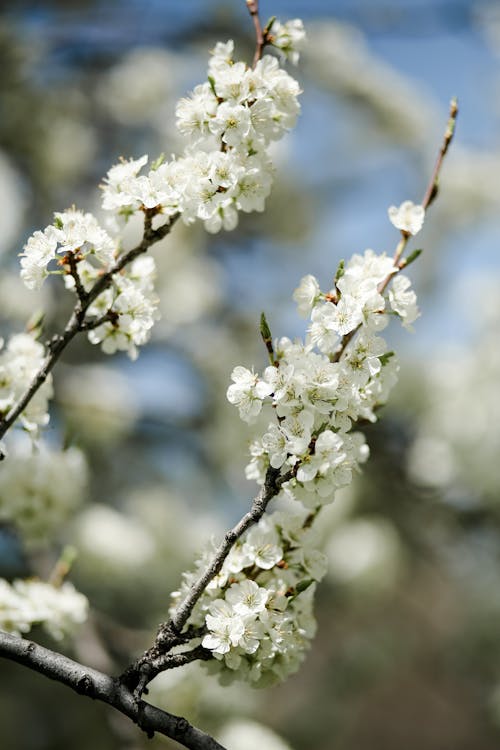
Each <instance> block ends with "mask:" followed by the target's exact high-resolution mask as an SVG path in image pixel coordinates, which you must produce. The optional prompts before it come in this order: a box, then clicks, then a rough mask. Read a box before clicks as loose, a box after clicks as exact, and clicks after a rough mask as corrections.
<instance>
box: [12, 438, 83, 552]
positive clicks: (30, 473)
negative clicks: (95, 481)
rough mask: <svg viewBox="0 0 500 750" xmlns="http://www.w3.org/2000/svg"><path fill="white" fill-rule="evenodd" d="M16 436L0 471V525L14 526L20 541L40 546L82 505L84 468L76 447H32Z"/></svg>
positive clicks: (40, 445) (27, 441)
mask: <svg viewBox="0 0 500 750" xmlns="http://www.w3.org/2000/svg"><path fill="white" fill-rule="evenodd" d="M16 437H18V439H16V440H15V441H14V442H12V441H11V442H10V443H9V460H8V461H6V462H5V465H4V466H2V470H1V471H0V523H2V522H3V523H5V522H6V523H13V524H14V525H15V527H16V528H17V529H18V530H19V531H20V532H21V535H22V539H23V542H25V543H28V544H30V545H32V544H40V543H44V542H45V541H46V540H47V537H48V535H49V534H51V533H52V532H53V531H54V530H55V529H57V528H58V527H59V526H60V525H61V524H62V523H63V522H64V521H65V520H66V519H67V518H68V516H69V515H70V513H71V512H72V511H73V510H74V509H75V508H76V507H77V506H78V505H79V504H80V503H81V501H82V498H83V491H84V488H85V485H86V478H87V467H86V463H85V459H84V456H83V454H82V453H81V452H80V451H79V450H78V449H77V448H69V449H68V450H65V451H61V450H55V449H52V448H49V446H47V445H46V444H44V443H40V444H39V445H37V446H36V447H35V446H33V445H32V442H31V440H29V439H25V440H23V439H22V436H21V435H20V436H16Z"/></svg>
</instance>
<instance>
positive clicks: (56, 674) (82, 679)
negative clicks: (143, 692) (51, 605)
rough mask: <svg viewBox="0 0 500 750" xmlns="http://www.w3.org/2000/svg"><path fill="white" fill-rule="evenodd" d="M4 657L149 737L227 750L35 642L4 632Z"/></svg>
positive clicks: (198, 749)
mask: <svg viewBox="0 0 500 750" xmlns="http://www.w3.org/2000/svg"><path fill="white" fill-rule="evenodd" d="M0 656H3V657H5V658H6V659H10V660H12V661H15V662H17V663H18V664H22V665H23V666H25V667H28V668H29V669H32V670H34V671H35V672H39V673H40V674H42V675H44V676H45V677H48V678H49V679H51V680H55V681H56V682H60V683H62V684H63V685H67V687H69V688H71V689H72V690H74V691H75V692H76V693H79V694H80V695H86V696H87V697H88V698H92V699H93V700H99V701H102V702H103V703H107V704H108V705H109V706H112V707H113V708H115V709H116V710H117V711H120V713H122V714H124V715H125V716H128V718H129V719H132V721H133V722H134V723H136V724H137V725H138V726H139V727H140V729H142V730H143V731H144V732H146V734H147V735H148V737H153V735H154V733H155V732H158V734H162V735H164V736H165V737H170V739H172V740H176V741H177V742H179V743H180V744H181V745H183V746H184V747H186V748H188V749H189V750H224V747H223V746H222V745H221V744H219V743H218V742H217V741H216V740H214V739H213V737H210V735H208V734H206V733H205V732H202V731H201V729H197V728H196V727H194V726H192V725H191V724H189V722H188V721H187V720H186V719H184V718H182V717H180V716H175V715H174V714H170V713H168V712H167V711H163V710H161V709H159V708H156V707H155V706H152V705H150V704H149V703H145V702H144V701H142V700H139V701H138V700H136V698H135V697H134V695H133V694H132V693H131V692H130V690H128V689H127V687H126V686H125V685H124V684H123V683H122V682H120V681H119V680H118V679H116V678H114V677H110V676H109V675H107V674H104V673H102V672H98V671H97V670H96V669H91V668H89V667H85V666H83V665H82V664H79V663H78V662H75V661H73V660H72V659H69V658H68V657H67V656H63V655H62V654H59V653H57V652H55V651H51V650H50V649H47V648H44V647H43V646H39V645H38V644H36V643H34V642H33V641H28V640H26V639H24V638H18V637H17V636H14V635H11V634H10V633H5V632H3V631H0Z"/></svg>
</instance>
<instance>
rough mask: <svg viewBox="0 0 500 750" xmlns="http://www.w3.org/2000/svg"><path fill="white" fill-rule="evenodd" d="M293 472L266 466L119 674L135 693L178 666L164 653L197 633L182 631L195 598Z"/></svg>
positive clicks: (198, 653) (201, 656) (201, 653)
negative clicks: (208, 556) (245, 506)
mask: <svg viewBox="0 0 500 750" xmlns="http://www.w3.org/2000/svg"><path fill="white" fill-rule="evenodd" d="M292 475H293V474H292V472H291V471H289V472H287V473H286V474H283V475H281V476H280V470H279V469H273V468H272V467H271V466H270V467H269V468H268V470H267V473H266V478H265V481H264V484H263V485H262V489H261V491H260V492H259V494H258V495H257V496H256V497H255V498H254V500H253V503H252V507H251V508H250V510H249V511H248V513H245V515H244V516H243V517H242V518H241V519H240V520H239V521H238V523H237V524H236V526H234V527H233V528H232V529H231V530H230V531H228V532H226V534H225V535H224V538H223V540H222V542H221V543H220V545H219V547H218V548H217V550H216V552H215V554H214V556H213V558H212V561H211V562H210V563H209V565H208V566H207V567H206V568H205V570H204V571H203V572H202V573H201V575H200V576H199V578H198V579H197V580H196V581H195V582H194V583H193V585H192V586H191V588H190V589H189V592H188V593H187V595H186V597H185V598H184V600H183V601H182V602H181V603H180V604H179V606H178V607H177V609H176V611H175V613H174V614H173V616H172V617H171V619H170V620H169V621H168V622H164V623H161V625H160V626H159V628H158V633H157V635H156V640H155V643H154V645H153V646H152V647H151V648H150V649H148V651H145V653H144V654H142V656H140V657H139V659H137V660H136V661H135V662H134V663H133V664H131V665H130V666H129V667H128V668H127V669H126V670H125V672H124V673H123V675H122V676H121V678H120V679H121V680H122V681H123V682H124V684H126V685H127V686H128V687H129V688H130V689H132V690H134V691H135V694H136V695H138V696H140V695H141V694H142V692H143V691H144V688H145V687H146V685H147V684H148V682H150V681H151V680H152V679H153V677H155V676H156V674H158V672H160V671H163V670H164V669H169V668H171V667H173V666H177V664H175V663H173V662H172V661H171V659H172V657H170V660H169V658H167V657H166V655H167V654H168V652H169V651H170V650H171V649H172V648H173V647H174V646H177V645H179V644H181V643H185V642H186V640H187V636H189V637H190V638H191V639H192V638H197V637H200V633H199V631H194V632H192V633H190V632H189V629H188V631H187V632H186V633H182V632H181V631H182V629H183V627H184V626H185V624H186V622H187V621H188V619H189V617H190V615H191V612H192V611H193V608H194V606H195V604H196V602H197V601H198V600H199V598H200V597H201V595H202V594H203V592H204V591H205V589H206V587H207V586H208V584H209V583H210V581H211V580H212V578H214V577H215V576H216V575H217V574H218V573H219V572H220V570H221V568H222V566H223V564H224V560H225V559H226V557H227V556H228V555H229V553H230V551H231V549H232V548H233V546H234V545H235V543H236V542H237V541H238V539H239V538H240V537H241V536H242V535H243V534H244V533H245V531H247V530H248V529H249V528H250V527H251V526H253V525H254V524H256V523H258V521H260V519H261V518H262V516H263V515H264V513H265V512H266V509H267V506H268V505H269V503H270V501H271V500H272V499H273V497H276V495H277V494H278V493H279V491H280V489H281V486H282V485H283V484H284V483H285V482H287V481H288V480H289V479H291V478H292ZM204 652H205V650H204V649H193V651H191V652H184V653H185V654H190V655H194V654H196V657H195V658H197V659H206V658H207V654H206V653H204ZM179 656H180V655H179ZM192 658H193V656H191V657H190V660H191V659H192Z"/></svg>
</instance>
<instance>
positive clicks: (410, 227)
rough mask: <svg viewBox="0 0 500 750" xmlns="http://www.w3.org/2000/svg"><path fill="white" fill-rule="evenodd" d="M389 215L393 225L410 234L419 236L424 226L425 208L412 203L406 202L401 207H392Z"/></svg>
mask: <svg viewBox="0 0 500 750" xmlns="http://www.w3.org/2000/svg"><path fill="white" fill-rule="evenodd" d="M387 213H388V215H389V219H390V221H391V224H393V225H394V226H395V227H396V229H400V230H401V231H402V232H407V233H408V234H412V235H415V234H418V232H420V230H421V229H422V227H423V225H424V219H425V209H424V207H423V206H421V205H419V204H415V203H412V202H411V201H404V202H403V203H402V204H401V205H400V206H399V207H398V206H390V208H389V209H388V212H387Z"/></svg>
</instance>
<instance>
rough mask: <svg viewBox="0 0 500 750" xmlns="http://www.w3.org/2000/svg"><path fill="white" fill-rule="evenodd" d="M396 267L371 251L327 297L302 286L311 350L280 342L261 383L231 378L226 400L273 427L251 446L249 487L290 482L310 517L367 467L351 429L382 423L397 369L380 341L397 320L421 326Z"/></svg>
mask: <svg viewBox="0 0 500 750" xmlns="http://www.w3.org/2000/svg"><path fill="white" fill-rule="evenodd" d="M397 271H398V268H397V267H396V266H395V265H394V261H393V259H392V258H390V257H388V256H386V255H385V254H382V255H376V254H375V253H374V252H373V251H372V250H366V251H365V253H364V254H363V255H354V256H353V258H352V259H351V260H350V261H349V262H348V263H347V264H346V265H345V267H344V265H343V264H342V265H341V266H340V267H339V271H338V272H337V276H336V279H335V282H334V287H333V288H332V289H330V290H329V291H327V292H322V291H321V289H320V287H319V284H318V281H317V280H316V279H315V278H314V277H313V276H310V275H309V276H305V277H304V278H303V279H302V281H301V283H300V286H299V287H298V289H296V291H295V293H294V299H295V301H296V302H297V303H298V308H299V312H300V313H301V314H302V315H304V316H305V315H307V316H309V317H310V323H309V327H308V333H307V337H306V339H305V341H295V342H292V341H290V340H289V339H287V338H282V339H280V340H278V341H277V342H276V345H275V350H274V356H275V361H274V363H273V364H272V365H270V366H269V367H267V368H266V369H265V370H264V372H263V374H262V375H259V374H256V373H254V372H253V371H251V370H248V369H247V368H245V367H241V366H238V367H236V368H235V369H234V370H233V373H232V380H233V384H232V385H230V386H229V388H228V392H227V397H228V400H229V401H230V402H231V403H232V404H234V405H236V406H237V407H238V409H239V413H240V416H241V418H242V419H244V420H245V421H247V422H253V421H254V420H255V419H256V417H257V416H258V415H259V414H260V412H261V410H262V408H263V406H265V407H266V408H269V407H271V408H272V410H273V412H274V414H273V421H272V422H270V423H269V424H268V427H267V430H266V431H265V433H264V434H263V436H262V437H261V438H260V439H258V440H255V441H254V442H253V443H252V446H251V455H252V459H251V461H250V464H249V465H248V467H247V477H248V478H249V479H255V480H256V481H257V482H259V483H261V484H262V483H263V482H264V477H265V473H266V470H267V468H268V467H269V466H272V467H273V468H275V469H282V470H285V471H291V472H292V475H293V476H292V478H291V479H290V481H289V482H287V483H286V484H285V485H284V486H285V489H286V491H287V492H288V493H289V494H291V495H292V496H294V497H296V498H297V499H299V500H300V501H301V502H302V503H303V504H304V505H305V506H306V507H310V508H315V507H316V506H317V505H318V504H319V503H321V502H325V501H328V499H330V500H331V499H333V494H334V492H335V490H336V489H338V488H340V487H343V486H345V485H347V484H349V483H350V481H351V478H352V473H353V471H355V470H356V469H357V468H358V466H359V464H360V463H362V462H363V461H365V460H366V459H367V457H368V446H367V445H366V443H365V441H364V437H363V435H362V434H361V433H360V432H357V431H353V430H352V428H353V426H354V425H356V423H357V422H358V421H359V420H369V421H371V422H373V421H375V420H376V410H377V408H378V407H379V406H380V405H382V404H384V403H385V402H386V400H387V397H388V394H389V391H390V389H391V388H392V386H393V385H394V383H395V381H396V374H397V370H398V365H397V362H396V359H395V357H394V356H393V353H392V352H391V351H389V349H388V346H387V344H386V342H385V341H384V339H383V338H382V337H381V336H380V335H379V332H380V331H381V330H382V329H383V328H385V327H386V325H387V324H388V321H389V316H390V315H391V314H393V315H395V316H398V317H399V318H400V319H401V321H402V323H403V325H405V326H407V327H408V326H409V325H410V324H411V323H412V322H413V321H414V320H415V318H416V317H417V316H418V309H417V306H416V296H415V293H414V292H413V291H412V290H411V289H410V280H409V279H408V278H407V277H406V276H403V275H402V274H398V275H397V276H395V278H394V279H393V281H392V285H391V286H390V287H389V290H388V291H385V289H386V286H387V282H388V280H390V279H391V278H392V276H394V275H395V274H396V273H397Z"/></svg>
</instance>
